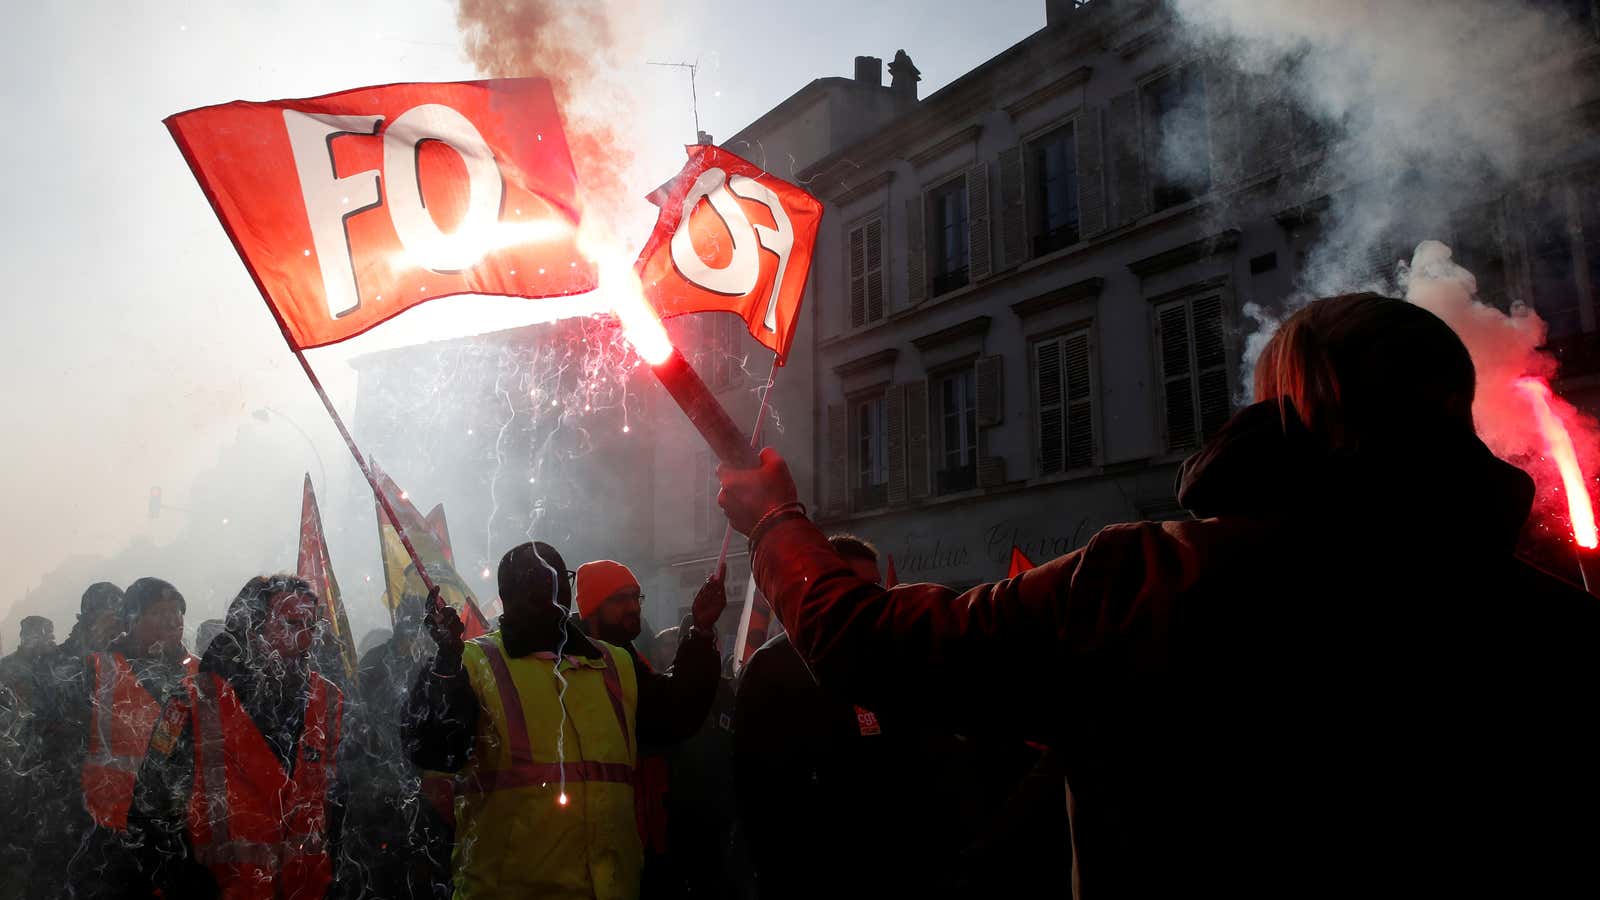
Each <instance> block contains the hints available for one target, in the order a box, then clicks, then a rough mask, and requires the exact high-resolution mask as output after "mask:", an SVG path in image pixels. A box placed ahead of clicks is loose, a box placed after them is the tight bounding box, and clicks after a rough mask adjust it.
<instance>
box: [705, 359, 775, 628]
mask: <svg viewBox="0 0 1600 900" xmlns="http://www.w3.org/2000/svg"><path fill="white" fill-rule="evenodd" d="M777 380H778V354H777V353H773V354H772V368H771V369H770V370H769V371H768V372H767V384H766V387H764V388H762V389H761V407H760V408H759V409H757V410H756V423H755V425H754V426H753V427H752V428H751V429H750V449H752V450H756V451H758V452H759V451H760V449H761V429H762V427H763V426H765V425H766V424H767V406H768V405H769V399H770V398H771V397H772V386H773V384H775V383H776V382H777ZM732 541H733V523H732V522H729V523H727V524H726V525H725V526H723V529H722V550H721V551H720V552H718V553H717V577H718V578H721V577H722V575H723V570H725V569H726V568H727V567H728V545H729V544H730V543H731V542H732ZM751 577H752V578H753V577H755V573H754V572H753V571H752V572H751ZM747 621H748V620H747Z"/></svg>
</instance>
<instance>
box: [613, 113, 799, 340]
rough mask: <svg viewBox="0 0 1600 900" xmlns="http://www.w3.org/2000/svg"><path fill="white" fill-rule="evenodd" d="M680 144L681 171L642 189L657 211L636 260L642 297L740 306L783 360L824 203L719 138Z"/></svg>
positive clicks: (669, 312)
mask: <svg viewBox="0 0 1600 900" xmlns="http://www.w3.org/2000/svg"><path fill="white" fill-rule="evenodd" d="M688 151H689V161H688V163H686V164H685V165H684V167H683V171H681V172H679V173H678V174H677V176H676V177H674V178H673V179H672V180H671V181H669V182H667V183H666V184H665V185H662V186H661V187H660V188H658V189H657V190H656V192H655V193H653V194H651V195H650V200H651V202H652V203H655V204H656V205H657V206H659V207H661V216H660V218H659V219H657V221H656V230H655V231H654V232H653V233H652V234H651V235H650V241H649V243H647V244H645V247H644V251H643V252H642V253H640V254H639V261H638V263H637V267H638V270H639V280H640V282H641V283H642V284H643V285H644V292H645V296H646V297H649V298H650V302H651V303H652V304H653V305H654V306H655V308H656V312H657V313H659V314H660V315H661V316H662V317H663V318H666V317H668V316H676V315H681V314H683V313H693V312H713V311H720V312H731V313H734V314H735V315H738V316H739V317H741V318H743V319H744V320H745V322H746V324H748V325H749V328H750V334H751V335H752V336H754V337H755V339H756V340H758V341H760V342H761V343H763V344H765V345H766V346H768V347H770V348H772V351H773V352H774V353H776V354H777V355H778V363H779V364H780V365H781V364H782V363H783V361H784V360H785V359H786V358H787V357H788V355H789V345H790V343H792V342H793V341H794V329H795V322H796V321H797V320H798V319H799V316H800V300H801V297H802V295H803V293H804V292H805V287H806V275H807V274H808V273H809V272H810V270H811V254H812V250H813V248H814V247H815V245H816V241H817V226H818V225H819V224H820V223H821V221H822V203H821V202H820V201H819V200H817V198H815V197H813V196H811V195H810V194H808V193H806V192H805V191H803V190H801V189H800V188H797V187H795V186H794V185H792V184H790V183H788V182H787V181H784V180H783V179H781V178H777V177H774V176H773V175H770V174H768V173H767V172H764V171H762V170H761V169H760V168H759V167H757V166H755V165H752V164H751V163H749V162H746V161H745V160H743V159H740V158H739V157H737V156H735V155H733V154H732V153H729V152H728V151H726V150H723V149H722V148H720V147H711V146H706V145H700V144H697V145H694V146H691V147H689V148H688Z"/></svg>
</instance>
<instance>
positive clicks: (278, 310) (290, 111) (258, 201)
mask: <svg viewBox="0 0 1600 900" xmlns="http://www.w3.org/2000/svg"><path fill="white" fill-rule="evenodd" d="M166 125H167V128H168V129H169V130H170V131H171V132H172V137H173V139H174V140H176V141H177V143H178V147H179V149H180V150H182V151H183V155H184V159H186V160H187V161H188V163H189V168H190V169H191V170H193V172H194V176H195V179H196V180H198V181H199V182H200V188H201V190H203V191H205V194H206V198H207V199H208V200H210V201H211V206H212V209H213V210H214V211H215V212H216V214H217V218H218V219H220V220H221V221H222V227H223V229H224V230H225V231H227V233H228V237H229V238H230V239H232V241H233V245H234V248H235V249H236V250H238V251H239V256H240V258H242V259H243V260H244V264H245V268H247V269H249V270H250V275H251V277H252V278H254V279H255V282H256V287H257V288H259V289H260V291H261V295H262V296H263V297H264V298H266V301H267V305H268V306H269V307H270V308H271V309H272V312H273V315H274V316H275V317H276V318H277V320H278V324H279V326H280V327H281V328H282V329H283V333H284V337H285V338H287V339H288V341H289V344H290V346H292V347H294V348H296V349H305V348H308V347H320V346H323V345H325V344H333V343H337V342H339V341H342V340H345V339H346V338H350V337H354V336H355V335H358V334H360V333H362V332H363V331H366V330H367V329H369V328H371V327H373V326H374V325H377V324H379V323H380V322H383V321H385V320H386V319H389V318H391V317H393V316H395V315H397V314H398V313H400V312H403V311H404V310H406V309H408V308H410V307H412V306H415V305H417V304H419V303H422V302H423V301H426V300H431V299H433V298H435V297H445V296H449V295H451V294H463V293H477V294H502V295H509V296H516V297H550V296H555V295H561V294H575V293H582V292H584V291H588V290H592V289H593V288H594V286H595V274H594V271H593V269H592V267H591V266H590V265H589V264H588V263H587V262H586V261H585V260H584V259H583V258H582V256H581V255H580V254H579V253H578V252H577V248H576V225H577V222H578V218H579V212H578V209H579V207H578V182H577V175H576V173H575V172H574V169H573V165H572V157H571V154H570V153H569V152H568V150H567V141H566V137H565V135H564V134H563V132H562V130H561V117H560V114H559V113H558V111H557V109H556V102H555V96H554V94H553V93H551V90H550V84H549V82H547V81H545V80H544V79H542V78H511V79H502V80H495V81H464V82H455V83H445V84H391V85H384V86H382V87H369V88H358V89H355V90H350V91H343V92H340V93H337V94H327V95H324V96H321V97H312V98H309V99H304V100H275V101H271V102H266V103H250V102H245V101H235V102H232V103H224V104H222V105H220V106H207V107H203V108H201V109H193V110H189V111H188V112H182V113H178V114H176V115H173V116H169V117H167V119H166Z"/></svg>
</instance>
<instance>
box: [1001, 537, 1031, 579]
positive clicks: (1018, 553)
mask: <svg viewBox="0 0 1600 900" xmlns="http://www.w3.org/2000/svg"><path fill="white" fill-rule="evenodd" d="M1031 568H1033V560H1031V559H1029V558H1028V557H1027V555H1026V554H1024V553H1023V552H1022V548H1021V547H1018V546H1017V545H1016V544H1012V545H1011V569H1010V570H1009V571H1007V572H1006V577H1007V578H1015V577H1017V576H1018V575H1021V574H1022V573H1023V572H1026V571H1028V570H1029V569H1031Z"/></svg>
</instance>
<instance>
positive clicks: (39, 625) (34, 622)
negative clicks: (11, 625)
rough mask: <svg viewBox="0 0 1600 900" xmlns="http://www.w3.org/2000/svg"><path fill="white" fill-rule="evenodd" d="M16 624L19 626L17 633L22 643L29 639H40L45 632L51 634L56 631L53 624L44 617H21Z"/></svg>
mask: <svg viewBox="0 0 1600 900" xmlns="http://www.w3.org/2000/svg"><path fill="white" fill-rule="evenodd" d="M18 624H19V625H20V626H21V627H20V628H19V631H20V633H21V637H22V640H23V642H27V641H28V640H29V639H30V638H42V637H44V636H45V634H46V633H47V632H48V633H53V632H54V631H55V630H56V626H55V623H54V622H52V621H50V620H49V619H46V618H45V617H44V616H23V617H22V621H21V622H20V623H18Z"/></svg>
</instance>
